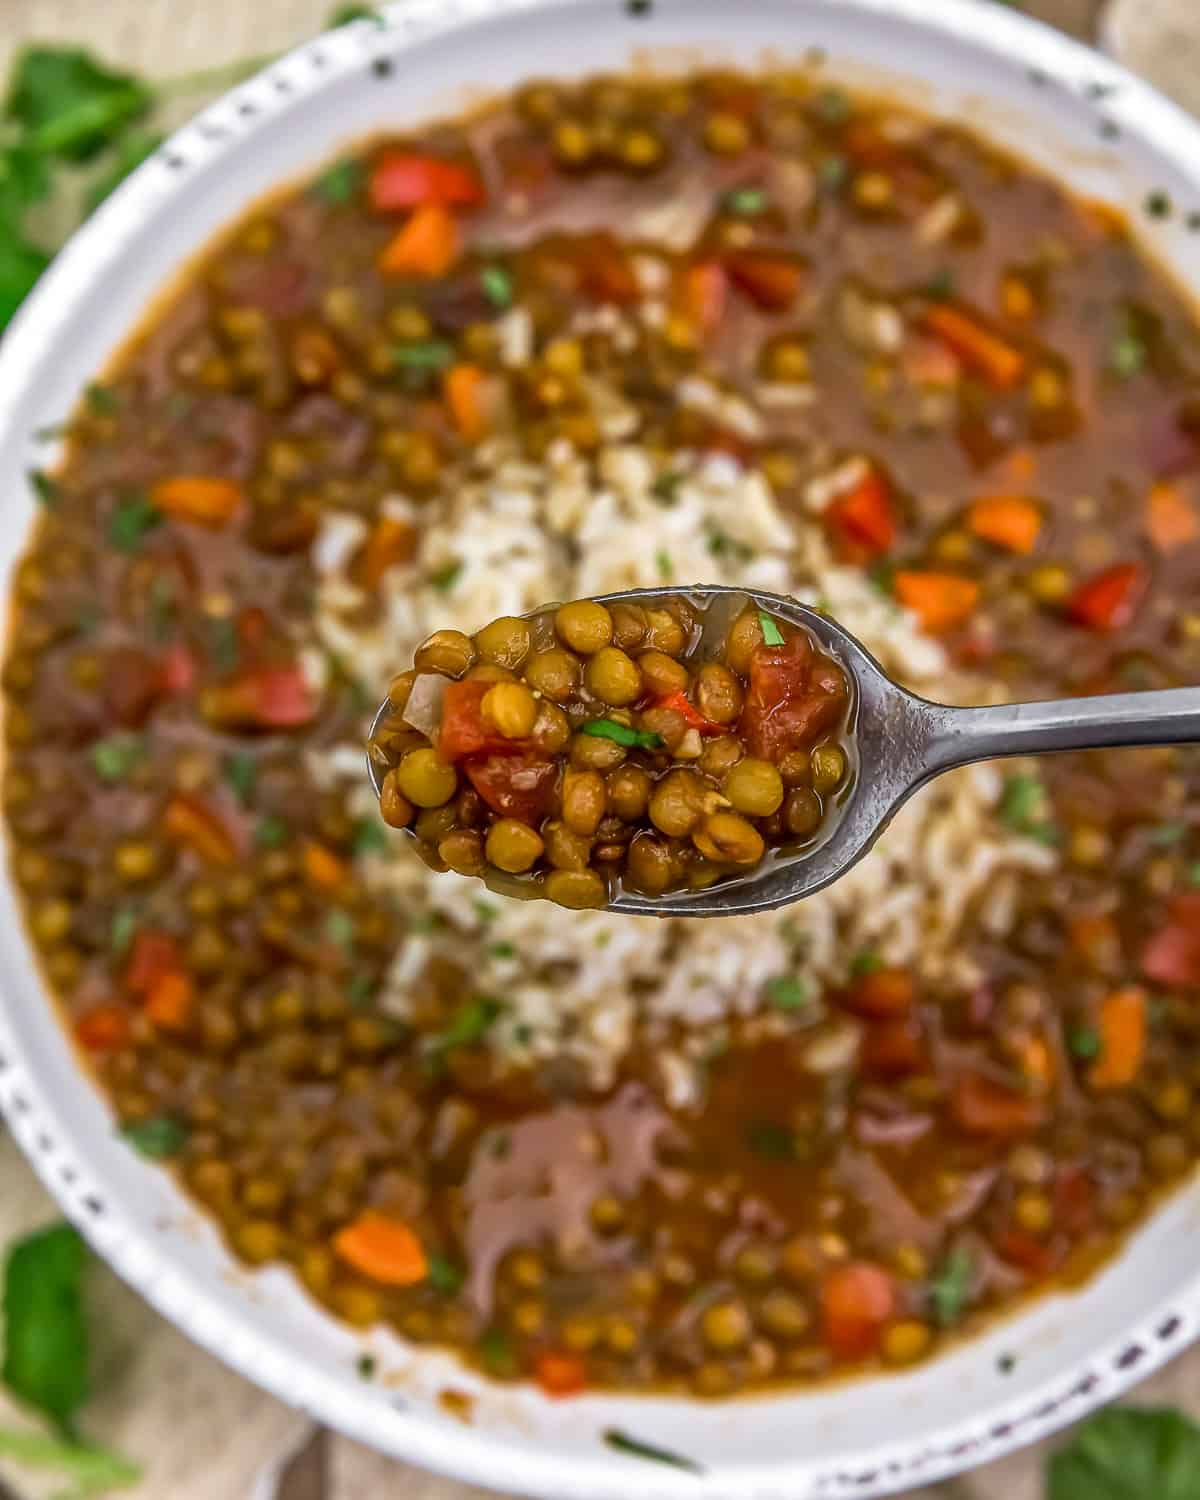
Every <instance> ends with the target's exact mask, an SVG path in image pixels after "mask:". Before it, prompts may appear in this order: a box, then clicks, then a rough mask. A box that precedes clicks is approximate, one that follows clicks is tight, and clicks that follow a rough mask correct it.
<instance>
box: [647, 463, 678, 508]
mask: <svg viewBox="0 0 1200 1500" xmlns="http://www.w3.org/2000/svg"><path fill="white" fill-rule="evenodd" d="M682 483H683V475H682V474H678V473H676V472H675V470H674V469H668V470H667V471H666V472H665V473H663V474H660V475H659V476H658V478H657V479H656V480H655V481H654V483H653V484H652V485H651V486H650V493H651V494H652V495H653V496H654V498H655V499H656V500H658V501H659V502H660V503H661V504H663V505H674V504H675V502H676V500H677V499H678V498H679V486H680V485H681V484H682Z"/></svg>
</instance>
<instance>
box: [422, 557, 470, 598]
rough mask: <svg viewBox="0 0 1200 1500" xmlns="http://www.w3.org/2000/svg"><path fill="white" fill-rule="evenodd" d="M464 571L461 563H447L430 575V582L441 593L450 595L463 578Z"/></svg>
mask: <svg viewBox="0 0 1200 1500" xmlns="http://www.w3.org/2000/svg"><path fill="white" fill-rule="evenodd" d="M462 570H463V565H462V563H460V562H452V563H447V564H446V565H445V567H442V568H438V569H437V570H436V571H435V572H433V573H431V574H430V575H429V582H430V584H431V585H432V587H433V588H435V589H437V590H438V592H439V593H441V594H448V593H449V592H450V590H451V589H452V588H453V587H454V585H455V584H456V583H457V582H458V580H459V578H460V577H461V576H462Z"/></svg>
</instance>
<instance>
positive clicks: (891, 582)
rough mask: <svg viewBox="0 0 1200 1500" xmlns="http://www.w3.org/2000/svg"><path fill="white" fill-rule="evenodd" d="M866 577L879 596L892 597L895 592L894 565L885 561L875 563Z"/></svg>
mask: <svg viewBox="0 0 1200 1500" xmlns="http://www.w3.org/2000/svg"><path fill="white" fill-rule="evenodd" d="M868 577H869V578H870V580H871V582H872V583H873V584H874V586H875V587H876V588H877V589H878V590H879V592H880V593H881V594H886V595H887V596H888V597H889V598H891V597H893V596H894V594H895V592H896V564H895V563H892V562H888V561H887V560H886V559H885V560H884V561H883V562H877V563H876V564H875V566H874V567H873V568H872V569H871V571H870V573H869V574H868Z"/></svg>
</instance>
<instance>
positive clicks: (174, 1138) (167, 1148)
mask: <svg viewBox="0 0 1200 1500" xmlns="http://www.w3.org/2000/svg"><path fill="white" fill-rule="evenodd" d="M120 1135H121V1138H122V1139H123V1140H126V1141H128V1142H129V1144H130V1145H131V1146H132V1147H133V1148H134V1149H135V1150H136V1151H138V1152H140V1153H141V1155H142V1156H147V1157H149V1158H150V1160H151V1161H163V1160H165V1159H166V1158H167V1157H169V1156H177V1155H178V1154H179V1152H180V1151H182V1150H183V1147H184V1143H185V1142H186V1141H187V1137H188V1133H187V1127H186V1126H185V1125H182V1124H181V1123H180V1122H179V1121H178V1120H176V1119H174V1118H173V1117H172V1116H171V1115H152V1116H151V1118H150V1119H148V1120H135V1121H133V1122H132V1123H131V1124H129V1125H123V1126H122V1127H121V1130H120Z"/></svg>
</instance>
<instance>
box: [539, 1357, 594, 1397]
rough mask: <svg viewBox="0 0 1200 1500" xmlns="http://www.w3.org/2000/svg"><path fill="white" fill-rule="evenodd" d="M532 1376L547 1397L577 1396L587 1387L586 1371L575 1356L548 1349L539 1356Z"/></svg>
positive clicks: (581, 1361) (581, 1362)
mask: <svg viewBox="0 0 1200 1500" xmlns="http://www.w3.org/2000/svg"><path fill="white" fill-rule="evenodd" d="M533 1376H534V1379H535V1380H536V1381H537V1383H538V1385H540V1386H541V1388H542V1390H544V1391H545V1392H546V1394H547V1395H548V1396H577V1395H578V1394H579V1392H580V1391H582V1390H583V1389H585V1387H586V1386H587V1370H586V1368H585V1366H584V1363H583V1360H581V1359H580V1358H579V1356H578V1355H577V1354H560V1353H557V1352H556V1351H555V1350H552V1349H548V1350H546V1352H545V1353H544V1354H539V1355H538V1357H537V1359H536V1360H535V1361H534V1365H533Z"/></svg>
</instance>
